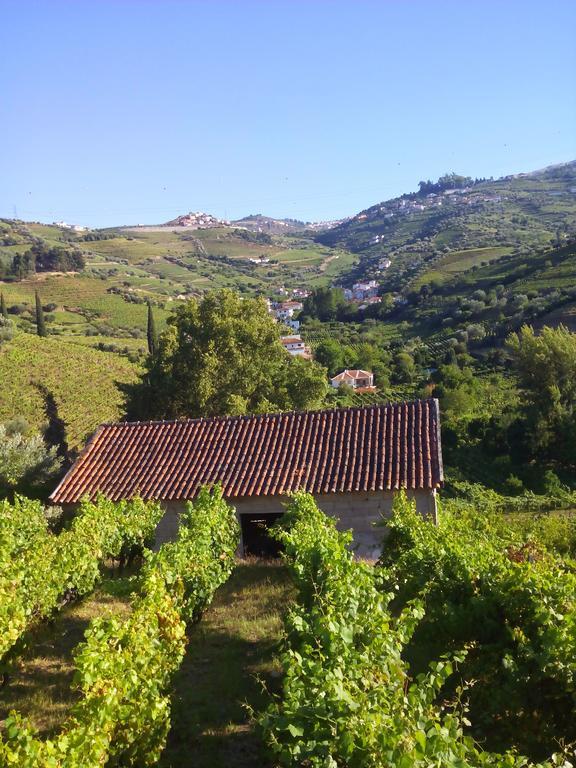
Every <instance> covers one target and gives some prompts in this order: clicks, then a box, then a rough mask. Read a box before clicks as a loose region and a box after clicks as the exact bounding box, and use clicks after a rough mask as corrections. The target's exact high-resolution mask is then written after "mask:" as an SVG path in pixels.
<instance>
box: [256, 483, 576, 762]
mask: <svg viewBox="0 0 576 768" xmlns="http://www.w3.org/2000/svg"><path fill="white" fill-rule="evenodd" d="M462 534H463V536H462ZM278 537H279V538H280V540H281V541H282V543H283V544H284V547H285V550H286V555H287V558H288V562H289V565H290V570H291V572H292V576H293V578H294V580H295V583H296V587H297V592H298V596H297V603H296V606H295V607H294V608H292V609H291V610H290V611H289V612H288V615H287V619H286V639H285V642H284V652H283V654H282V665H283V670H284V681H283V688H282V693H281V695H280V696H278V697H277V698H275V700H274V701H273V702H272V703H271V704H270V706H269V707H268V709H267V710H266V711H265V712H264V713H263V714H262V715H261V717H260V724H261V728H262V730H263V733H264V736H265V738H266V740H267V743H268V744H269V747H270V749H271V750H272V752H273V753H274V755H275V757H276V760H277V761H278V762H279V763H280V764H281V765H285V766H296V765H308V766H318V768H320V766H334V768H335V767H336V766H341V765H342V766H363V767H364V766H367V767H372V766H373V767H374V768H376V767H377V766H378V767H379V766H384V765H386V766H394V767H398V768H400V767H402V768H403V767H404V766H406V768H408V766H421V767H422V768H424V767H426V768H428V767H429V766H432V765H437V766H459V767H460V768H468V767H469V768H472V767H476V766H501V767H502V768H504V767H506V768H513V767H515V768H521V766H536V765H538V766H553V765H556V766H559V765H562V766H565V767H566V768H568V766H570V765H572V763H571V762H569V761H568V759H567V756H566V757H565V756H564V755H563V754H562V749H560V750H558V748H557V747H558V745H560V746H561V745H562V744H565V745H566V750H567V751H568V749H569V747H568V745H569V742H570V740H571V739H573V738H574V735H575V734H574V733H573V723H574V713H573V706H574V698H573V695H574V674H575V673H576V663H575V662H576V658H575V656H574V652H575V644H574V632H575V626H576V598H575V596H576V581H575V579H576V574H575V573H574V567H573V564H571V561H569V560H563V559H562V558H559V557H558V556H557V555H556V554H555V553H554V552H552V551H546V550H545V549H544V548H543V547H541V548H540V549H538V547H537V545H536V544H529V543H526V542H524V543H523V544H521V543H520V542H518V541H517V539H516V538H515V537H514V535H513V533H512V532H511V531H510V530H509V529H508V528H507V527H506V526H504V525H503V524H501V523H500V524H498V522H497V521H496V520H493V518H492V517H490V516H488V518H486V517H485V516H484V515H483V514H482V513H480V512H478V513H473V512H471V511H470V510H469V511H468V512H464V513H463V512H462V510H460V514H458V512H456V511H453V512H452V513H448V512H446V513H445V517H444V518H443V522H441V524H440V526H439V527H435V526H434V525H432V524H431V523H430V522H428V521H426V520H424V519H422V518H419V517H418V516H417V515H416V513H415V511H414V510H413V508H412V506H411V504H410V503H409V502H407V501H406V499H404V498H400V499H399V500H398V501H397V503H396V505H395V510H394V514H393V519H392V522H391V537H390V540H389V542H388V544H387V545H386V546H385V549H384V552H385V556H384V558H383V560H382V563H381V566H380V567H379V568H373V567H372V566H369V565H367V564H363V563H360V562H355V561H354V560H353V558H352V555H351V554H350V552H349V551H348V548H347V545H348V544H349V542H350V538H349V535H348V534H345V533H339V532H338V531H337V529H336V527H335V523H334V521H332V520H330V519H329V518H327V517H326V516H325V515H324V514H323V513H322V512H320V511H319V510H318V508H317V507H316V505H315V502H314V500H313V498H312V497H311V496H308V495H306V494H299V495H297V496H296V498H295V499H294V500H293V503H292V505H291V507H290V509H289V510H288V513H287V514H286V515H285V518H284V523H283V526H282V529H281V530H280V532H279V533H278ZM462 538H463V539H464V543H462ZM472 542H474V545H473V544H472ZM498 612H500V613H498ZM502 614H503V616H502ZM423 636H424V639H423ZM467 665H469V666H467ZM471 668H472V669H473V671H474V673H475V674H474V675H473V676H472V677H468V676H466V672H470V671H471ZM462 670H465V673H464V674H463V673H462ZM454 680H457V681H459V683H456V684H455V683H454ZM465 681H468V682H465ZM470 681H471V682H470ZM501 682H503V683H504V687H503V688H502V689H500V688H497V687H496V688H495V687H494V684H495V683H498V684H500V683H501ZM470 686H472V689H471V691H469V690H468V689H469V688H470ZM534 689H535V690H534ZM478 691H479V692H478ZM527 692H529V693H531V696H530V698H529V702H530V705H533V704H534V702H536V703H537V704H539V706H540V711H538V712H532V711H528V710H529V709H530V707H526V708H524V705H523V703H522V702H523V699H522V697H523V696H524V695H525V694H526V693H527ZM542 692H544V694H545V695H544V697H543V698H541V699H539V698H538V695H537V693H542ZM468 695H470V698H471V704H470V705H468V704H467V703H466V702H467V698H468ZM476 695H478V698H479V700H480V701H481V702H482V704H483V706H484V707H487V709H483V710H481V711H480V712H478V707H477V702H476V698H475V697H476ZM469 706H470V709H471V712H470V713H468V711H467V710H468V707H469ZM549 708H551V709H549ZM550 713H552V717H551V718H549V719H548V715H549V714H550ZM474 715H479V717H480V721H481V722H480V723H475V722H474V721H473V720H471V718H473V717H474ZM508 716H510V717H511V720H510V721H508V720H507V719H506V718H507V717H508ZM498 717H502V722H500V721H499V719H498ZM524 718H527V719H528V720H530V722H529V723H522V722H521V721H522V720H523V719H524ZM534 720H536V721H537V723H536V722H534ZM518 721H520V724H521V725H522V726H523V727H522V728H521V730H520V732H519V733H517V731H516V726H518V724H519V722H518ZM494 723H499V729H497V734H496V735H495V736H494V740H495V741H497V740H498V737H500V739H501V740H502V741H504V739H506V740H507V743H506V744H503V745H501V746H499V747H497V749H498V751H490V746H489V745H487V747H483V746H481V745H480V742H479V741H478V740H477V737H478V736H479V735H480V734H482V735H483V736H484V741H486V734H489V733H490V729H491V726H493V725H494ZM555 726H556V727H557V728H558V730H556V731H555ZM563 727H566V730H565V731H562V730H561V729H562V728H563ZM553 732H554V733H553ZM554 736H556V739H554ZM475 737H476V738H475ZM530 737H532V740H530ZM564 737H565V738H564ZM516 741H518V742H520V743H522V746H525V747H530V751H531V752H532V753H534V757H532V759H533V760H536V761H538V760H540V761H542V760H543V762H531V761H530V759H528V758H524V757H521V756H519V754H518V753H517V751H516V747H517V744H516ZM534 742H537V743H534ZM551 745H553V748H551V749H549V751H548V752H547V754H548V755H550V753H551V752H552V751H554V754H553V755H551V756H550V757H549V758H548V760H546V757H545V756H541V755H537V754H536V753H537V752H538V751H540V752H542V751H546V750H547V749H548V748H549V747H550V746H551Z"/></svg>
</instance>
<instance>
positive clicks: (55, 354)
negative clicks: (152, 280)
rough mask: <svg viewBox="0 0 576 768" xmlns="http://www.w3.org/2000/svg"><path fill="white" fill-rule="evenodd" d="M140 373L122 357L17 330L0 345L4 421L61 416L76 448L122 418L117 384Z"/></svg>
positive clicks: (37, 423)
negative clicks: (103, 424) (4, 343)
mask: <svg viewBox="0 0 576 768" xmlns="http://www.w3.org/2000/svg"><path fill="white" fill-rule="evenodd" d="M137 375H138V369H137V367H136V366H135V365H133V364H132V363H130V362H129V361H128V360H126V359H125V358H123V357H120V356H118V355H112V354H109V353H105V352H99V351H96V350H93V349H88V348H86V347H84V346H81V345H79V344H73V343H70V342H66V341H63V340H62V339H60V338H46V339H41V338H39V337H37V336H34V335H32V334H26V333H18V334H17V335H16V336H15V338H14V339H13V340H12V341H11V342H10V343H9V344H7V345H5V346H3V347H2V349H0V382H1V385H0V422H3V421H7V420H9V419H12V418H14V417H16V416H23V417H24V418H25V419H26V420H27V421H28V422H29V424H30V425H31V426H33V427H41V426H42V425H45V424H47V423H48V422H50V421H52V422H53V421H54V420H55V419H61V420H62V421H63V423H64V429H65V435H66V440H67V443H68V448H69V449H70V450H72V451H77V450H78V449H79V448H80V447H82V445H83V443H84V441H85V440H86V438H87V437H88V436H89V435H90V434H91V433H92V432H93V431H94V430H95V429H96V427H97V426H98V425H99V424H101V423H102V422H106V421H116V420H117V419H118V418H119V417H120V416H121V413H122V402H123V397H122V393H121V391H120V389H119V388H118V386H117V385H122V384H128V383H131V382H134V381H135V380H136V377H137Z"/></svg>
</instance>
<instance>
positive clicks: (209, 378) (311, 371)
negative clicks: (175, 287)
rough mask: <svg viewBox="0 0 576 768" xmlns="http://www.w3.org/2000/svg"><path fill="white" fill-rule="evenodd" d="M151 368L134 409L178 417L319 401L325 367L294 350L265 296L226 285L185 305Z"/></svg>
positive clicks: (258, 410)
mask: <svg viewBox="0 0 576 768" xmlns="http://www.w3.org/2000/svg"><path fill="white" fill-rule="evenodd" d="M147 367H148V372H147V375H146V376H145V377H144V380H143V381H142V383H141V385H140V386H137V387H135V388H134V389H133V391H132V394H131V399H130V402H129V405H128V409H129V412H130V414H131V415H132V416H138V417H154V418H178V417H181V416H188V417H197V416H221V415H226V414H231V415H239V414H244V413H266V412H270V411H282V410H292V409H304V408H310V407H314V406H318V405H320V404H321V403H322V401H323V398H324V395H325V393H326V388H327V384H326V378H325V371H324V370H323V369H322V368H321V367H320V366H319V365H317V364H316V363H313V362H311V361H307V360H302V359H296V358H294V357H291V356H290V355H288V354H287V353H286V352H285V350H284V349H283V347H282V345H281V344H280V341H279V330H278V326H277V325H276V323H275V322H274V320H273V319H272V318H271V317H270V315H269V314H268V311H267V307H266V304H265V302H264V301H263V300H262V299H246V298H242V297H241V296H239V295H238V294H236V293H234V292H232V291H229V290H221V291H216V292H213V293H209V294H207V295H206V296H205V297H204V298H203V299H202V300H201V301H189V302H188V303H187V304H185V305H183V306H181V307H179V308H178V309H177V310H176V312H175V314H174V315H173V317H172V318H171V320H170V321H169V327H168V330H167V331H166V332H165V333H164V334H163V335H162V337H161V339H160V343H159V348H158V353H157V354H156V355H155V356H154V357H153V358H149V360H148V362H147Z"/></svg>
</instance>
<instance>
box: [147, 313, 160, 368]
mask: <svg viewBox="0 0 576 768" xmlns="http://www.w3.org/2000/svg"><path fill="white" fill-rule="evenodd" d="M147 338H148V354H149V355H154V354H155V353H156V349H157V347H158V334H157V333H156V323H155V322H154V314H153V313H152V304H151V303H150V302H148V329H147Z"/></svg>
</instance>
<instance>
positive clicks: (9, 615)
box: [0, 497, 162, 661]
mask: <svg viewBox="0 0 576 768" xmlns="http://www.w3.org/2000/svg"><path fill="white" fill-rule="evenodd" d="M161 516H162V509H161V507H160V505H158V504H156V503H146V502H143V501H141V500H139V499H134V500H132V501H120V502H111V501H108V500H107V499H104V498H102V497H100V498H98V499H97V500H96V501H95V502H89V501H87V500H85V501H83V502H82V503H81V505H80V509H79V512H78V514H77V515H76V516H75V517H74V519H73V521H72V524H71V526H70V528H69V529H67V530H64V531H63V532H62V533H60V534H59V535H58V536H55V535H53V534H52V533H51V532H50V530H49V529H48V525H47V522H46V520H45V517H44V513H43V509H42V506H41V504H40V503H39V502H35V501H29V500H27V499H25V498H23V497H16V500H15V502H14V504H9V503H8V502H7V501H4V502H0V532H1V534H2V535H1V536H0V660H4V661H6V656H7V654H8V652H9V651H11V650H12V649H13V646H14V644H15V643H16V642H17V641H18V640H19V638H21V636H22V635H23V633H24V632H25V631H26V630H27V629H28V628H29V627H30V626H31V625H32V624H33V623H34V622H36V621H38V620H41V619H44V618H46V617H48V616H50V615H51V613H52V612H53V611H55V610H57V609H58V608H59V607H61V605H63V604H65V603H66V602H67V601H68V600H70V599H71V598H73V597H78V596H81V595H85V594H87V593H89V592H91V591H92V589H93V588H94V585H95V583H96V582H97V581H98V579H99V578H100V564H101V563H102V562H103V561H104V560H105V559H107V558H110V557H114V558H118V559H121V560H124V559H126V558H128V557H129V556H132V555H133V553H134V552H135V551H140V550H141V549H142V547H143V546H144V544H145V543H146V542H148V541H149V540H150V538H151V537H152V536H153V534H154V531H155V529H156V526H157V524H158V522H159V520H160V518H161Z"/></svg>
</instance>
